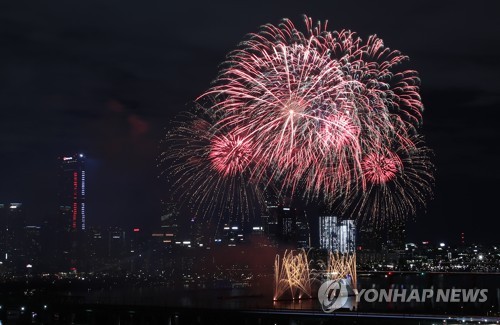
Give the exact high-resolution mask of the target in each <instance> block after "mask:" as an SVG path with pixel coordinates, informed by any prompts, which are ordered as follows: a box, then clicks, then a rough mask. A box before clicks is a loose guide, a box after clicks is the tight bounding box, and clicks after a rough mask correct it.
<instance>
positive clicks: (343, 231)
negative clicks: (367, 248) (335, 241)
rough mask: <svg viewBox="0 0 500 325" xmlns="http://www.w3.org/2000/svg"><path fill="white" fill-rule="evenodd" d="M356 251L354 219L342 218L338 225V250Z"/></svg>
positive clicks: (343, 251)
mask: <svg viewBox="0 0 500 325" xmlns="http://www.w3.org/2000/svg"><path fill="white" fill-rule="evenodd" d="M355 251H356V227H355V226H354V220H342V222H341V223H340V226H339V252H340V253H343V254H345V253H354V252H355Z"/></svg>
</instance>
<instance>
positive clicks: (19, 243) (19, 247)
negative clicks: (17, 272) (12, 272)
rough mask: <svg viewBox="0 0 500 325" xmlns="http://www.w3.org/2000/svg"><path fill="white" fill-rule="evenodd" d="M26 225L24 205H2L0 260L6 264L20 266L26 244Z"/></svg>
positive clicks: (0, 213) (0, 216) (0, 206)
mask: <svg viewBox="0 0 500 325" xmlns="http://www.w3.org/2000/svg"><path fill="white" fill-rule="evenodd" d="M25 224H26V217H25V214H24V211H23V205H22V203H8V204H0V260H2V261H4V263H7V262H8V263H11V264H12V263H13V264H16V265H17V264H19V261H20V258H21V255H22V254H23V246H24V243H25V229H24V227H25ZM17 266H18V265H17Z"/></svg>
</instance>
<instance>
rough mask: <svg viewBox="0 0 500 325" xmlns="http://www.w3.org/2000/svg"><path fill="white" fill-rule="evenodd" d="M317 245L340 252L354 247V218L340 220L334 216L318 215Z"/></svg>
mask: <svg viewBox="0 0 500 325" xmlns="http://www.w3.org/2000/svg"><path fill="white" fill-rule="evenodd" d="M319 247H320V248H322V249H326V250H328V251H332V252H335V251H336V252H339V253H342V254H345V253H353V252H354V251H355V249H356V226H355V225H354V220H342V221H341V222H340V223H339V222H338V219H337V217H336V216H320V217H319Z"/></svg>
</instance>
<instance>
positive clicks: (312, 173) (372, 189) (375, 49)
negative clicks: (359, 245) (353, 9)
mask: <svg viewBox="0 0 500 325" xmlns="http://www.w3.org/2000/svg"><path fill="white" fill-rule="evenodd" d="M305 23H306V24H305V25H306V28H305V31H304V32H302V31H300V30H298V29H297V28H296V27H295V26H294V25H293V23H292V22H291V21H290V20H288V19H285V20H283V22H282V23H281V24H279V25H278V26H275V25H271V24H268V25H265V26H263V27H262V29H261V30H260V31H259V32H258V33H255V34H250V35H249V36H248V37H247V39H246V40H245V41H244V42H242V43H241V44H240V45H239V46H238V48H237V49H236V50H235V51H233V52H231V53H229V55H228V57H227V60H226V62H224V63H223V65H222V69H221V71H220V74H219V76H218V77H217V79H216V80H215V82H214V85H213V86H212V87H211V88H210V89H208V90H207V91H206V92H205V93H203V94H202V95H201V96H200V98H198V103H201V102H202V101H203V102H204V104H203V106H204V107H205V108H204V112H205V114H210V115H211V117H210V121H206V123H207V125H204V126H203V128H204V130H205V131H203V132H201V131H199V130H196V131H194V130H192V129H198V128H199V127H198V126H195V125H193V126H190V127H187V129H189V130H190V131H189V132H186V131H187V129H186V128H185V127H182V128H178V129H176V130H174V131H173V134H174V136H172V135H170V136H169V138H170V139H171V140H174V141H172V143H173V147H174V150H173V152H174V153H175V155H179V156H181V157H183V159H184V160H185V158H188V159H187V160H189V161H192V163H188V164H186V165H177V167H176V168H174V169H173V171H174V172H173V173H172V174H175V176H176V177H179V179H182V181H180V183H179V184H180V185H182V187H185V188H186V189H187V190H188V192H189V193H190V195H195V194H196V195H198V196H199V197H200V199H199V200H200V202H201V201H203V200H205V199H207V200H213V201H215V200H217V197H216V196H214V197H212V194H208V193H207V192H206V191H213V189H217V191H218V192H216V193H222V192H223V193H226V194H224V195H221V197H225V198H230V199H232V198H231V196H232V195H237V196H240V195H241V192H238V193H233V194H230V192H232V191H235V190H236V191H239V188H241V186H235V185H234V183H232V184H233V186H232V187H231V186H229V187H226V188H223V186H224V185H223V183H226V182H228V180H231V181H234V182H237V183H238V184H240V185H243V184H246V187H247V188H248V187H249V186H248V184H249V183H252V184H260V185H261V186H263V187H267V186H275V187H276V188H277V189H278V190H280V191H282V192H287V193H296V194H300V195H302V196H303V197H304V198H305V199H306V200H309V201H313V200H318V199H321V200H324V201H325V203H327V204H328V205H329V206H331V207H338V206H340V207H341V211H344V212H345V213H347V211H350V213H353V214H355V215H357V216H359V218H362V216H364V215H365V214H370V216H371V217H370V218H369V219H374V220H375V219H376V220H379V219H386V218H390V217H397V218H400V217H404V216H406V215H407V214H414V213H415V211H416V209H417V207H418V206H425V202H426V200H427V198H428V196H429V195H430V192H431V186H432V182H433V179H432V169H433V166H432V164H431V163H430V161H429V158H428V154H429V150H428V149H426V148H425V146H424V145H423V144H422V140H421V138H420V137H419V136H417V133H418V132H417V131H418V128H419V127H420V125H421V123H422V111H423V105H422V102H421V99H420V95H419V79H418V74H417V73H416V72H415V71H413V70H402V69H401V68H400V65H401V63H402V62H404V61H406V60H407V57H406V56H404V55H402V54H401V53H400V52H398V51H393V50H390V49H389V48H386V47H385V46H384V44H383V42H382V40H381V39H379V38H378V37H376V36H370V37H369V38H368V39H367V41H363V40H362V39H361V38H360V37H358V36H357V35H356V34H355V33H353V32H351V31H346V30H342V31H338V32H337V31H328V30H327V24H323V25H322V24H321V23H317V24H313V22H312V20H311V19H310V18H307V17H306V18H305ZM200 105H201V104H200ZM194 118H195V119H196V118H198V117H194ZM193 123H194V122H193ZM198 123H201V122H198ZM200 132H201V133H200ZM175 134H179V135H181V138H183V137H184V140H181V141H180V143H182V142H183V141H184V142H185V144H186V147H182V148H181V147H178V145H179V143H176V141H177V140H178V139H177V136H176V135H175ZM200 136H201V138H203V140H204V142H203V141H199V140H200ZM189 137H193V139H192V140H190V139H189ZM202 142H203V145H202ZM194 145H196V146H197V147H196V148H194V147H193V146H194ZM203 146H204V147H203ZM189 155H194V156H195V157H197V158H195V157H190V158H189ZM169 156H170V157H172V154H170V155H169ZM204 173H207V174H205V175H204ZM208 175H211V176H210V177H208ZM212 175H213V176H212ZM239 201H240V202H241V197H240V200H239ZM216 204H218V203H215V202H209V205H216ZM229 204H231V203H229Z"/></svg>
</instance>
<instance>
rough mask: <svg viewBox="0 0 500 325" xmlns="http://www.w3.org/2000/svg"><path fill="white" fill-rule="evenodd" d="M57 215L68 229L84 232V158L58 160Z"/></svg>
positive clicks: (73, 156) (65, 157)
mask: <svg viewBox="0 0 500 325" xmlns="http://www.w3.org/2000/svg"><path fill="white" fill-rule="evenodd" d="M59 163H60V165H59V213H60V215H61V216H62V217H63V218H64V219H65V220H64V223H65V225H66V226H67V227H68V229H70V230H73V231H79V230H85V222H86V220H85V219H86V212H85V186H86V184H85V157H84V156H83V154H75V155H72V156H64V157H60V158H59Z"/></svg>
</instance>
